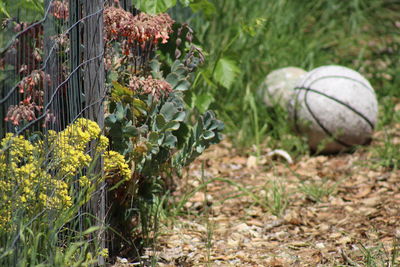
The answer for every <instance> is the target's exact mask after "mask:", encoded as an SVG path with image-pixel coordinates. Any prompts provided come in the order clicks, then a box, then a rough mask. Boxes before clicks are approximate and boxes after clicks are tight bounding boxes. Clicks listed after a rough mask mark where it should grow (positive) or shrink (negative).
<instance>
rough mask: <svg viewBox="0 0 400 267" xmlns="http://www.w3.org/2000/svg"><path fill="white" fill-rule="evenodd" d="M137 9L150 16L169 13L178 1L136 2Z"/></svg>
mask: <svg viewBox="0 0 400 267" xmlns="http://www.w3.org/2000/svg"><path fill="white" fill-rule="evenodd" d="M133 3H134V5H135V7H137V8H138V9H140V10H141V11H143V12H146V13H149V14H158V13H162V12H165V11H167V10H168V9H169V8H171V7H173V6H175V5H176V0H134V1H133Z"/></svg>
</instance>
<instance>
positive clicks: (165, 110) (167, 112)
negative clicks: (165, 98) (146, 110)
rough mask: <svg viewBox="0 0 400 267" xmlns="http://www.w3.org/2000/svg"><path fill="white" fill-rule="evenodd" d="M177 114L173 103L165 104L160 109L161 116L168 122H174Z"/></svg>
mask: <svg viewBox="0 0 400 267" xmlns="http://www.w3.org/2000/svg"><path fill="white" fill-rule="evenodd" d="M177 112H178V109H177V108H176V107H175V105H174V104H173V103H171V102H167V103H165V104H164V105H163V106H162V107H161V109H160V114H162V115H163V116H164V118H165V120H166V121H170V120H172V119H173V118H174V115H175V114H176V113H177Z"/></svg>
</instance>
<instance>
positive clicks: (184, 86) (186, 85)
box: [174, 79, 190, 91]
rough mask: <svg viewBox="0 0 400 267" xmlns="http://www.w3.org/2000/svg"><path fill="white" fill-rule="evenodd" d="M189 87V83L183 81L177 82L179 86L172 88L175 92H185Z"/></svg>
mask: <svg viewBox="0 0 400 267" xmlns="http://www.w3.org/2000/svg"><path fill="white" fill-rule="evenodd" d="M189 87H190V82H189V81H187V80H185V79H183V80H180V81H179V84H178V85H177V86H176V87H175V88H174V89H175V90H176V91H186V90H188V89H189Z"/></svg>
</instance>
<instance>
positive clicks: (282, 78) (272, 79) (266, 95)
mask: <svg viewBox="0 0 400 267" xmlns="http://www.w3.org/2000/svg"><path fill="white" fill-rule="evenodd" d="M306 73H307V72H306V71H305V70H303V69H300V68H296V67H287V68H281V69H277V70H274V71H272V72H271V73H269V74H268V75H267V77H266V78H265V81H264V82H263V83H262V85H261V87H260V94H261V96H262V98H263V101H264V103H265V104H266V105H267V106H268V107H272V106H274V105H275V104H279V105H281V106H283V107H285V108H286V107H287V104H288V102H289V100H290V98H291V97H292V95H293V93H294V87H295V86H296V84H297V83H298V81H299V80H301V79H302V78H303V77H304V76H305V74H306Z"/></svg>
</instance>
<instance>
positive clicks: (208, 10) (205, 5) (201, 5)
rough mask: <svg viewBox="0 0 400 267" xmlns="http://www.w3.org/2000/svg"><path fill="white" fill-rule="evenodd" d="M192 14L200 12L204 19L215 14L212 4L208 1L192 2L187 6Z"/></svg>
mask: <svg viewBox="0 0 400 267" xmlns="http://www.w3.org/2000/svg"><path fill="white" fill-rule="evenodd" d="M189 6H190V8H191V9H192V10H193V12H194V13H196V12H199V11H202V12H203V13H204V15H205V16H206V17H208V18H209V17H211V16H212V15H213V14H215V13H216V11H217V10H216V8H215V6H214V4H213V3H211V2H209V1H208V0H194V1H192V3H191V4H189Z"/></svg>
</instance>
